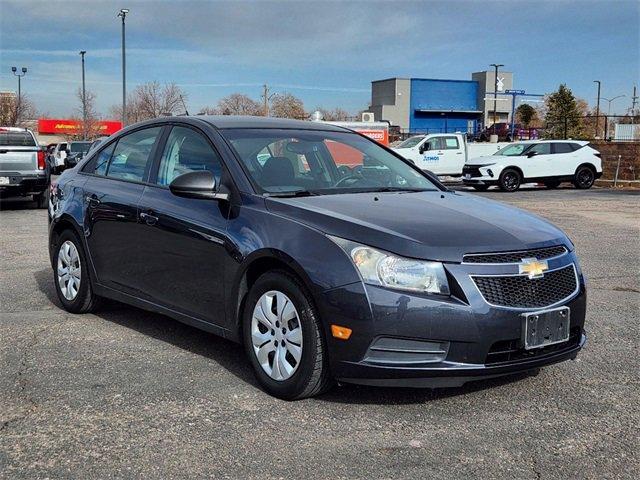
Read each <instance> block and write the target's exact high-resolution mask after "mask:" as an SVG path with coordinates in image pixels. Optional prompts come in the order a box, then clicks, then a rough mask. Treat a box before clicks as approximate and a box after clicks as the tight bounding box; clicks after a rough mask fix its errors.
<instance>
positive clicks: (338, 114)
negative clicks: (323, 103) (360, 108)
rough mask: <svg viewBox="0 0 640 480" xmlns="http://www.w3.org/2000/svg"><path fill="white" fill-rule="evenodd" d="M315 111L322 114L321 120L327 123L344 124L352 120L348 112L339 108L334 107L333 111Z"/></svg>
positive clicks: (320, 108)
mask: <svg viewBox="0 0 640 480" xmlns="http://www.w3.org/2000/svg"><path fill="white" fill-rule="evenodd" d="M316 110H318V111H319V112H320V113H322V119H323V120H327V121H328V122H344V121H347V120H349V119H350V118H352V116H351V115H349V112H347V111H346V110H343V109H342V108H340V107H336V108H334V109H333V110H327V109H326V108H322V107H318V108H316Z"/></svg>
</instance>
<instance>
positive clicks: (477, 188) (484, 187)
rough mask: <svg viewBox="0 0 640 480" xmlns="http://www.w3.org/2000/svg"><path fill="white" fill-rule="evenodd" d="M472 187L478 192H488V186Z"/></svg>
mask: <svg viewBox="0 0 640 480" xmlns="http://www.w3.org/2000/svg"><path fill="white" fill-rule="evenodd" d="M472 187H473V188H474V190H477V191H478V192H486V191H487V190H489V185H472Z"/></svg>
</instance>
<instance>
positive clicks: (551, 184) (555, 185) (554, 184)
mask: <svg viewBox="0 0 640 480" xmlns="http://www.w3.org/2000/svg"><path fill="white" fill-rule="evenodd" d="M544 186H545V187H547V188H548V189H549V190H553V189H554V188H558V187H559V186H560V182H557V181H553V182H544Z"/></svg>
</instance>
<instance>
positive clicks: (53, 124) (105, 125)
mask: <svg viewBox="0 0 640 480" xmlns="http://www.w3.org/2000/svg"><path fill="white" fill-rule="evenodd" d="M121 128H122V122H116V121H112V120H104V121H99V122H96V129H97V130H98V132H100V135H111V134H112V133H116V132H117V131H118V130H120V129H121ZM80 132H82V122H81V121H77V120H61V119H57V118H40V119H38V133H39V134H43V133H49V134H58V135H65V134H66V135H76V134H78V133H80Z"/></svg>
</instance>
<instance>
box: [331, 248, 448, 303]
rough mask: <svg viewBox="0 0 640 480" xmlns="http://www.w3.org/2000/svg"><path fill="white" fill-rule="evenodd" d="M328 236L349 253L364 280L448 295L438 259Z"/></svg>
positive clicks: (444, 277)
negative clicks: (389, 251)
mask: <svg viewBox="0 0 640 480" xmlns="http://www.w3.org/2000/svg"><path fill="white" fill-rule="evenodd" d="M329 238H331V240H333V241H334V242H335V243H337V244H338V245H339V246H340V248H342V249H343V250H344V251H345V252H346V253H347V255H349V258H351V261H352V262H353V264H354V265H355V267H356V268H357V269H358V272H360V276H361V277H362V280H364V282H365V283H369V284H371V285H380V286H383V287H388V288H394V289H398V290H409V291H412V292H421V293H436V294H440V295H449V284H448V282H447V275H446V274H445V272H444V267H443V266H442V263H440V262H427V261H424V260H414V259H412V258H404V257H398V256H396V255H393V254H391V253H387V252H383V251H381V250H377V249H375V248H371V247H368V246H366V245H361V244H359V243H356V242H352V241H350V240H345V239H343V238H338V237H331V236H330V237H329Z"/></svg>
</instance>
